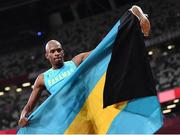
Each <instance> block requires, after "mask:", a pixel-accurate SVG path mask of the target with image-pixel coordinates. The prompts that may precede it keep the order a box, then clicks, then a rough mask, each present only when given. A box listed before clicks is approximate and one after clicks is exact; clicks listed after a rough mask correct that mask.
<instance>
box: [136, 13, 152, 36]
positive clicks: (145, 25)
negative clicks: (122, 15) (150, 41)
mask: <svg viewBox="0 0 180 135" xmlns="http://www.w3.org/2000/svg"><path fill="white" fill-rule="evenodd" d="M139 21H140V26H141V30H142V32H143V33H144V36H145V37H147V36H149V32H150V29H151V25H150V22H149V20H148V18H147V15H146V14H143V15H142V16H141V17H140V18H139Z"/></svg>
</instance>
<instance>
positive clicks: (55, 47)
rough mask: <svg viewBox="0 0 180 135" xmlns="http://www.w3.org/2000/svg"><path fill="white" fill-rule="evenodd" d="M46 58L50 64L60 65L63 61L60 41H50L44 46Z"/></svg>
mask: <svg viewBox="0 0 180 135" xmlns="http://www.w3.org/2000/svg"><path fill="white" fill-rule="evenodd" d="M46 58H47V59H48V60H49V61H50V63H51V64H52V66H56V67H57V66H61V65H63V63H64V50H63V49H62V46H61V45H60V43H56V42H52V43H49V44H48V46H47V47H46Z"/></svg>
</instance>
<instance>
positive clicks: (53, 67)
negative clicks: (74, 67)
mask: <svg viewBox="0 0 180 135" xmlns="http://www.w3.org/2000/svg"><path fill="white" fill-rule="evenodd" d="M63 66H64V63H61V64H58V65H52V69H59V68H62V67H63Z"/></svg>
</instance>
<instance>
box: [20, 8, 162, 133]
mask: <svg viewBox="0 0 180 135" xmlns="http://www.w3.org/2000/svg"><path fill="white" fill-rule="evenodd" d="M134 18H135V17H134V15H133V14H132V13H131V12H129V11H128V12H126V13H125V15H124V17H123V18H121V19H120V20H118V21H117V23H116V24H115V25H114V27H113V28H112V29H111V31H110V32H109V33H108V34H107V35H106V37H105V38H104V39H103V40H102V41H101V42H100V43H99V45H98V46H97V47H96V48H95V49H94V50H93V51H92V53H91V54H90V55H89V56H88V57H87V59H86V60H85V61H84V62H83V63H82V64H81V65H80V66H79V67H78V68H77V70H76V71H75V72H74V73H73V74H72V75H71V77H70V78H68V79H66V80H65V81H64V84H62V85H61V86H59V91H57V92H56V93H54V94H52V95H50V96H49V97H48V99H47V100H45V102H44V103H43V104H41V105H40V106H39V107H38V108H37V109H36V110H35V111H34V112H33V113H32V114H31V115H30V116H29V118H28V119H29V125H28V126H26V127H23V128H20V129H19V131H18V134H52V133H53V134H64V133H65V134H68V133H71V134H75V133H79V134H80V133H83V134H88V133H91V134H100V133H101V134H106V133H107V134H111V133H154V132H156V131H157V130H158V129H159V128H160V127H161V126H162V115H161V110H160V106H159V102H158V99H157V97H156V95H151V94H150V95H148V96H147V95H146V97H144V96H140V97H141V98H133V97H131V99H127V100H126V101H122V102H118V104H113V103H112V105H107V106H106V107H105V108H103V92H104V86H105V83H106V84H107V83H108V82H107V81H106V79H107V78H108V75H107V69H108V64H109V62H110V60H112V59H111V56H112V55H113V53H112V52H113V51H112V49H114V45H116V42H117V41H118V38H119V37H121V36H124V34H125V35H126V29H125V30H124V29H123V28H124V27H125V26H126V24H129V23H132V22H133V21H134V20H133V19H134ZM123 19H124V20H123ZM132 20H133V21H132ZM132 25H136V24H132ZM130 29H131V28H130ZM119 33H121V34H119ZM128 34H129V33H127V35H128ZM131 36H133V35H131ZM131 36H130V37H131ZM120 45H121V44H120ZM112 58H113V56H112ZM118 62H119V61H117V63H118ZM127 63H128V62H127ZM113 64H114V63H113ZM120 64H121V62H120ZM114 66H116V65H114ZM130 70H131V69H130ZM108 74H109V73H108ZM117 80H118V78H117ZM106 90H108V89H106ZM132 90H133V89H132ZM109 91H111V89H109ZM125 96H126V95H125ZM122 97H123V93H122ZM137 97H138V96H137ZM113 98H114V97H113ZM113 101H114V100H113Z"/></svg>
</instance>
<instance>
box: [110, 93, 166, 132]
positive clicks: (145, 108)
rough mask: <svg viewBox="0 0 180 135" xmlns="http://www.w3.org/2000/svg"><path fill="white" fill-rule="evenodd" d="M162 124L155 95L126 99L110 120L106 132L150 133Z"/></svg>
mask: <svg viewBox="0 0 180 135" xmlns="http://www.w3.org/2000/svg"><path fill="white" fill-rule="evenodd" d="M162 124H163V119H162V114H161V108H160V105H159V101H158V99H157V96H150V97H145V98H139V99H136V100H131V101H128V103H127V106H126V107H125V108H124V109H123V111H122V112H120V114H118V115H117V117H116V118H115V119H114V121H113V122H112V124H111V126H110V128H109V130H108V132H107V133H108V134H116V133H121V134H134V133H135V134H152V133H155V132H156V131H157V129H159V128H160V127H161V126H162Z"/></svg>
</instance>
